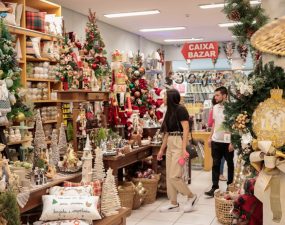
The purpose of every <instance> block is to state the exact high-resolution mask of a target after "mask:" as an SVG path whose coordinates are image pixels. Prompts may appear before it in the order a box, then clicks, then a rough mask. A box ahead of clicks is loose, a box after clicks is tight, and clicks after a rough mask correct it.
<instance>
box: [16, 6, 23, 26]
mask: <svg viewBox="0 0 285 225" xmlns="http://www.w3.org/2000/svg"><path fill="white" fill-rule="evenodd" d="M22 13H23V4H18V5H17V8H16V26H18V27H20V26H21V18H22Z"/></svg>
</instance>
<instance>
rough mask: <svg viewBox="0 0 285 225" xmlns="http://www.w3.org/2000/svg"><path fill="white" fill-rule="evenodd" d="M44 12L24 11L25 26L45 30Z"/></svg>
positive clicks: (40, 30)
mask: <svg viewBox="0 0 285 225" xmlns="http://www.w3.org/2000/svg"><path fill="white" fill-rule="evenodd" d="M45 16H46V12H29V11H27V12H26V28H27V29H31V30H36V31H39V32H43V33H44V32H45Z"/></svg>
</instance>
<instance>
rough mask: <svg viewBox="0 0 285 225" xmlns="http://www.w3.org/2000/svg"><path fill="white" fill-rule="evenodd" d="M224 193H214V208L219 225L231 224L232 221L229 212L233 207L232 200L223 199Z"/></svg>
mask: <svg viewBox="0 0 285 225" xmlns="http://www.w3.org/2000/svg"><path fill="white" fill-rule="evenodd" d="M225 194H227V192H226V193H221V192H219V191H218V192H216V193H215V208H216V216H217V219H218V221H219V222H220V223H222V224H229V225H230V224H231V223H232V220H233V215H232V214H231V211H232V209H233V207H234V200H227V199H225Z"/></svg>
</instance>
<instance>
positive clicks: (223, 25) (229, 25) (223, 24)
mask: <svg viewBox="0 0 285 225" xmlns="http://www.w3.org/2000/svg"><path fill="white" fill-rule="evenodd" d="M238 24H241V22H236V23H219V27H233V26H235V25H238Z"/></svg>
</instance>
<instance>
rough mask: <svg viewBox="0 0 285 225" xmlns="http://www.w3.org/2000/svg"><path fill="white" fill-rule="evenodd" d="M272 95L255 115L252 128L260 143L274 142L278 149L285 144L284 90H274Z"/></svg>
mask: <svg viewBox="0 0 285 225" xmlns="http://www.w3.org/2000/svg"><path fill="white" fill-rule="evenodd" d="M270 94H271V97H270V98H268V99H266V100H265V101H264V102H262V103H260V104H259V105H258V107H257V108H256V110H255V112H254V113H253V116H252V124H253V126H252V127H253V131H254V133H255V135H256V136H257V140H258V141H263V140H266V141H272V145H273V146H274V147H275V148H278V147H281V146H283V145H284V144H285V99H283V98H282V94H283V90H282V89H272V90H271V91H270Z"/></svg>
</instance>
